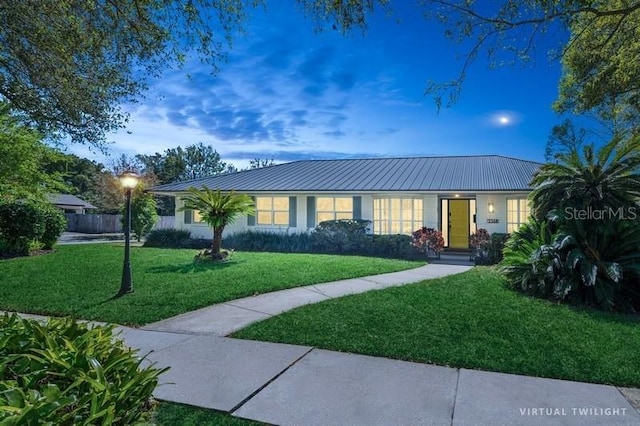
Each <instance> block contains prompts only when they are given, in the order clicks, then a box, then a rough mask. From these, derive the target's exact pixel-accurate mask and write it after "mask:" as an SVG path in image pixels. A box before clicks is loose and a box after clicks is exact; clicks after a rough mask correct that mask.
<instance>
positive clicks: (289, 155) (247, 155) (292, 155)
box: [224, 150, 383, 163]
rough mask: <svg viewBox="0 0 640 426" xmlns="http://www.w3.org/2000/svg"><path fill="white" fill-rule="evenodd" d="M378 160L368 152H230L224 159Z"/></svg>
mask: <svg viewBox="0 0 640 426" xmlns="http://www.w3.org/2000/svg"><path fill="white" fill-rule="evenodd" d="M377 157H378V158H379V157H383V156H382V155H375V154H371V153H370V152H358V153H351V154H345V153H344V152H342V151H268V152H265V151H258V150H256V151H230V152H226V153H225V156H224V158H225V159H228V160H231V161H232V162H233V161H234V160H236V161H244V160H246V161H248V160H253V159H255V158H269V159H271V158H273V159H274V161H275V162H277V163H283V162H289V161H300V160H339V159H351V158H377Z"/></svg>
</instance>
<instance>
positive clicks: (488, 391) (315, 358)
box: [120, 265, 640, 426]
mask: <svg viewBox="0 0 640 426" xmlns="http://www.w3.org/2000/svg"><path fill="white" fill-rule="evenodd" d="M466 269H468V267H464V266H447V265H427V266H426V267H422V268H418V269H417V270H412V271H404V272H396V273H392V274H384V275H380V276H377V277H366V278H359V279H354V280H345V281H341V282H337V283H327V284H320V285H315V286H309V287H305V288H300V289H291V290H285V291H282V292H277V293H271V294H265V295H262V296H256V297H252V298H245V299H240V300H237V301H233V302H228V303H225V304H222V305H217V306H213V307H210V308H206V309H202V310H199V311H195V312H191V313H188V314H184V315H180V316H177V317H174V318H170V319H168V320H164V321H161V322H158V323H155V324H151V325H148V326H146V327H143V328H142V329H134V328H128V327H120V330H121V337H122V338H123V339H124V340H125V342H126V343H127V344H128V345H129V346H131V347H134V348H137V349H139V350H140V351H141V354H147V353H148V354H149V356H148V360H149V361H151V362H155V363H157V366H159V367H163V366H170V367H171V369H170V370H169V371H168V372H166V373H165V374H163V375H162V376H161V385H160V386H158V387H157V388H156V390H155V396H156V397H157V398H158V399H161V400H166V401H173V402H178V403H184V404H189V405H195V406H200V407H206V408H212V409H216V410H220V411H225V412H228V413H230V414H231V415H233V416H237V417H243V418H248V419H253V420H258V421H262V422H266V423H271V424H277V425H456V426H457V425H640V411H636V408H634V406H633V405H632V403H631V402H630V401H634V398H635V403H636V404H638V403H640V392H639V391H638V390H637V389H624V388H616V387H613V386H605V385H596V384H589V383H579V382H571V381H562V380H554V379H542V378H536V377H527V376H519V375H512V374H502V373H492V372H485V371H476V370H468V369H457V368H449V367H441V366H435V365H429V364H419V363H412V362H406V361H398V360H392V359H386V358H376V357H370V356H364V355H354V354H347V353H340V352H333V351H326V350H321V349H314V348H312V347H309V346H297V345H287V344H278V343H267V342H256V341H247V340H238V339H231V338H228V337H224V335H226V334H228V333H230V332H232V331H234V330H237V329H240V328H242V327H244V326H246V325H247V324H249V323H251V322H254V321H257V320H260V319H263V318H268V317H269V316H272V315H276V314H277V313H279V312H283V311H285V310H289V309H292V308H293V307H295V306H300V305H304V304H308V303H315V302H318V301H322V300H327V299H329V298H332V297H339V296H340V295H344V294H354V293H360V292H363V291H368V290H373V289H379V288H383V287H388V286H395V285H401V284H404V283H408V282H416V281H421V280H423V279H426V278H430V277H437V276H444V275H449V274H453V273H458V272H462V271H463V270H466ZM196 312H199V313H200V314H196ZM460 344H464V342H460ZM636 406H637V405H636Z"/></svg>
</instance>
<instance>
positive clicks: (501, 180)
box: [150, 155, 542, 193]
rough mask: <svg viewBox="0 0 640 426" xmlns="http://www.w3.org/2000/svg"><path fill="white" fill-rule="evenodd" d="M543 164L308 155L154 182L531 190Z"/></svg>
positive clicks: (265, 187)
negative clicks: (250, 167) (309, 157)
mask: <svg viewBox="0 0 640 426" xmlns="http://www.w3.org/2000/svg"><path fill="white" fill-rule="evenodd" d="M541 165H542V164H540V163H536V162H532V161H526V160H519V159H516V158H510V157H503V156H499V155H482V156H460V157H413V158H370V159H347V160H305V161H294V162H291V163H284V164H278V165H275V166H270V167H265V168H262V169H254V170H245V171H241V172H236V173H229V174H223V175H217V176H212V177H208V178H202V179H196V180H191V181H183V182H175V183H170V184H165V185H160V186H156V187H153V188H151V189H150V191H152V192H158V193H164V192H181V191H185V190H187V189H188V188H189V187H192V186H193V187H196V188H201V187H203V186H206V187H208V188H211V189H220V190H223V191H230V190H236V191H242V192H270V191H292V192H314V191H318V192H320V191H322V192H325V191H335V192H343V191H346V192H365V191H447V192H450V191H459V192H462V191H528V190H529V189H530V187H529V183H530V181H531V178H532V177H533V175H534V173H535V172H536V171H537V170H538V169H539V168H540V166H541Z"/></svg>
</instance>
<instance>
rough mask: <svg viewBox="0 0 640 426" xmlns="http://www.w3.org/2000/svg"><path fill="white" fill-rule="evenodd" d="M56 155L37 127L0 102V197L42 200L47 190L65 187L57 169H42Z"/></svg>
mask: <svg viewBox="0 0 640 426" xmlns="http://www.w3.org/2000/svg"><path fill="white" fill-rule="evenodd" d="M60 158H61V153H60V152H58V151H56V150H55V149H54V148H51V147H50V146H48V145H46V144H45V143H43V141H42V136H41V135H40V134H39V133H38V132H37V131H35V130H34V129H33V128H31V127H30V126H28V125H26V124H25V123H23V122H22V121H21V120H20V119H19V118H17V117H15V116H14V115H12V114H11V113H10V112H9V107H8V105H7V104H5V103H0V198H2V199H3V200H11V199H19V198H29V199H32V198H35V199H41V200H44V199H45V195H46V194H47V193H49V192H58V191H63V190H65V189H67V186H66V185H65V184H64V181H63V179H62V175H61V173H55V172H54V173H48V172H47V171H46V170H44V167H45V165H46V164H48V163H50V162H51V161H57V160H58V159H60Z"/></svg>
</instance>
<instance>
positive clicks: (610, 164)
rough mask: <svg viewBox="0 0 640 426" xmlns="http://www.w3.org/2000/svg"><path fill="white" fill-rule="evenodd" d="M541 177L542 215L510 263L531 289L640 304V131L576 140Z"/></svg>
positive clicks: (518, 239) (520, 234)
mask: <svg viewBox="0 0 640 426" xmlns="http://www.w3.org/2000/svg"><path fill="white" fill-rule="evenodd" d="M557 160H558V161H557V163H548V164H545V165H544V166H543V167H542V168H541V169H540V171H539V172H538V173H537V174H536V176H534V178H533V181H532V185H533V186H534V189H533V191H532V193H531V195H530V197H531V200H532V202H533V212H534V216H535V218H534V219H532V222H531V223H530V225H525V227H524V228H523V229H521V230H519V231H517V232H515V233H514V234H513V235H512V237H511V240H510V241H509V242H508V243H507V248H506V249H505V258H504V260H503V262H502V264H503V268H504V271H505V273H506V274H507V277H508V278H509V280H510V281H511V283H512V285H514V286H515V287H517V288H520V289H522V290H524V291H526V292H528V293H532V294H537V295H540V296H543V297H552V298H556V299H560V300H569V301H572V302H575V303H581V304H588V305H593V306H598V307H599V308H601V309H606V310H624V311H630V310H631V311H633V310H636V311H637V310H639V309H640V288H639V284H638V283H639V279H640V274H639V270H640V251H639V250H638V247H640V224H639V223H638V220H637V214H638V212H637V211H636V209H637V208H638V205H637V204H636V203H637V200H638V198H639V197H640V137H638V136H637V135H636V136H632V137H630V138H628V139H623V138H621V137H615V138H613V139H612V140H611V141H610V142H609V143H607V144H605V145H604V146H602V147H601V148H600V149H599V150H597V151H596V149H595V148H594V146H593V145H586V146H584V147H582V148H581V149H579V148H578V147H574V148H572V149H569V151H568V152H567V153H563V154H560V155H558V156H557Z"/></svg>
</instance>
